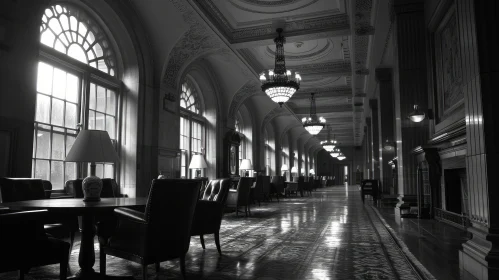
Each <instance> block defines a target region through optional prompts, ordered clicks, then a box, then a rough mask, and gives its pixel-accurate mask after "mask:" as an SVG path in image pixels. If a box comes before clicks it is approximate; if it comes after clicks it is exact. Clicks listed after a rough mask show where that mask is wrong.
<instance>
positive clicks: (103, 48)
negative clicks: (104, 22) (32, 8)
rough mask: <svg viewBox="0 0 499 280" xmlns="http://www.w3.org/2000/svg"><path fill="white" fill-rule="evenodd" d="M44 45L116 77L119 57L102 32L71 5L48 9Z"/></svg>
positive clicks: (45, 15) (43, 27) (43, 19)
mask: <svg viewBox="0 0 499 280" xmlns="http://www.w3.org/2000/svg"><path fill="white" fill-rule="evenodd" d="M40 33H41V37H40V42H41V43H42V44H44V45H46V46H48V47H50V48H53V49H55V50H57V51H59V52H61V53H63V54H66V55H68V56H69V57H72V58H74V59H76V60H79V61H81V62H83V63H85V64H88V65H90V66H92V67H94V68H96V69H99V70H100V71H102V72H104V73H107V74H109V75H111V76H114V75H115V73H116V70H115V67H116V66H115V58H114V52H113V51H112V49H111V46H110V44H109V40H108V39H107V36H106V34H104V32H103V31H102V29H101V28H100V27H99V26H98V25H97V24H96V23H95V21H94V20H93V19H92V18H90V17H89V16H88V15H87V13H85V12H84V11H83V10H81V9H78V8H76V7H73V6H69V5H62V4H61V5H54V6H51V7H49V8H47V9H45V13H44V14H43V16H42V26H41V27H40Z"/></svg>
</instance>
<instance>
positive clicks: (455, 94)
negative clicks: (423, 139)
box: [434, 6, 464, 122]
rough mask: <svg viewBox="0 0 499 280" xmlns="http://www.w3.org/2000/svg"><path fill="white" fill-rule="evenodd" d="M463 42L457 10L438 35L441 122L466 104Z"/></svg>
mask: <svg viewBox="0 0 499 280" xmlns="http://www.w3.org/2000/svg"><path fill="white" fill-rule="evenodd" d="M459 48H460V38H459V29H458V21H457V14H456V8H455V6H452V8H451V9H449V10H448V11H447V14H446V15H445V16H444V17H443V19H442V21H441V23H440V25H439V27H438V28H437V30H436V31H435V33H434V51H435V71H436V72H435V73H436V86H437V102H438V108H437V112H438V120H437V121H438V122H441V121H442V120H443V119H445V118H447V117H449V116H450V115H451V114H452V113H453V112H455V111H456V110H457V109H459V108H460V107H461V109H462V108H463V104H464V92H463V89H462V82H463V81H462V65H461V53H460V49H459Z"/></svg>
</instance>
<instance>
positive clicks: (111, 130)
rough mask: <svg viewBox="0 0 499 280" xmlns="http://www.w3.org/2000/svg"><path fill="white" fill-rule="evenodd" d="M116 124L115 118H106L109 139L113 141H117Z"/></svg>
mask: <svg viewBox="0 0 499 280" xmlns="http://www.w3.org/2000/svg"><path fill="white" fill-rule="evenodd" d="M114 122H115V119H114V117H111V116H106V130H107V132H108V133H109V137H110V138H111V139H116V135H115V130H114V127H115V123H114Z"/></svg>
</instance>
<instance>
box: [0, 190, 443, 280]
mask: <svg viewBox="0 0 499 280" xmlns="http://www.w3.org/2000/svg"><path fill="white" fill-rule="evenodd" d="M251 212H252V214H253V215H252V216H251V217H249V218H245V217H244V215H243V216H241V215H240V216H239V217H236V216H235V214H233V213H230V214H226V216H225V217H224V221H223V223H222V231H221V233H220V237H221V244H222V251H223V256H221V257H219V255H218V252H217V250H216V247H215V243H214V241H213V238H212V237H211V236H206V237H205V241H206V246H207V247H206V250H202V248H201V245H200V243H199V240H198V239H197V238H193V239H192V240H191V246H190V249H189V253H188V256H187V262H186V267H187V275H188V279H260V280H264V279H283V280H284V279H300V280H302V279H421V278H419V277H420V276H419V275H421V271H424V270H425V269H424V267H419V268H414V267H415V265H416V267H417V265H418V263H417V260H416V264H415V263H413V262H411V261H410V260H409V259H408V258H407V256H406V255H405V254H404V252H403V250H401V249H400V247H399V245H398V244H397V242H396V240H395V239H394V238H393V237H392V235H391V234H390V232H389V231H388V229H387V227H386V226H385V225H386V223H383V222H382V220H381V219H380V218H379V213H378V212H377V211H376V210H375V209H374V208H373V207H371V206H370V204H369V203H368V202H367V201H366V205H363V204H362V201H361V200H360V194H359V191H358V187H354V186H351V187H345V186H335V187H329V188H325V189H320V190H318V191H315V192H313V194H312V195H311V196H308V197H307V196H305V197H292V198H286V199H284V200H281V202H280V203H277V202H267V203H262V205H261V206H260V207H252V209H251ZM78 248H79V244H78V243H76V245H75V248H74V250H73V252H72V256H71V264H70V265H71V268H72V270H73V271H76V270H77V269H78V265H77V258H78ZM96 249H98V246H96ZM97 258H98V254H97ZM107 263H108V269H107V272H108V275H133V276H134V277H135V278H136V279H140V275H141V269H140V266H139V265H137V264H134V263H131V262H128V261H125V260H122V259H117V258H112V257H109V256H108V259H107ZM94 268H95V269H96V270H97V271H98V259H97V260H96V263H95V266H94ZM57 271H58V266H46V267H41V268H33V269H32V270H31V271H30V273H29V275H27V277H26V279H58V275H57ZM426 272H428V271H426ZM424 276H425V278H427V279H435V278H433V277H432V276H431V274H430V273H428V274H426V275H424ZM0 278H1V279H15V274H14V273H9V274H0ZM149 278H151V279H181V277H180V268H179V264H178V262H177V261H168V262H163V263H162V264H161V271H160V273H159V274H157V273H156V271H155V269H154V266H153V265H151V266H150V267H149Z"/></svg>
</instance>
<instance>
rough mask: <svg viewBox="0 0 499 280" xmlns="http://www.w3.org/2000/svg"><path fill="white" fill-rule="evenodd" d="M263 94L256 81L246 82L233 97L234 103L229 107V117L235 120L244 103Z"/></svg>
mask: <svg viewBox="0 0 499 280" xmlns="http://www.w3.org/2000/svg"><path fill="white" fill-rule="evenodd" d="M259 93H262V90H261V88H260V83H259V82H257V81H255V80H249V81H248V82H246V83H245V84H244V85H243V86H242V87H241V88H239V90H238V91H237V92H236V94H234V97H232V101H231V103H230V107H229V113H228V115H227V116H228V117H229V118H231V119H234V117H235V115H236V112H237V111H238V110H239V107H240V106H241V105H242V104H243V103H244V101H245V100H246V99H248V98H250V97H252V96H255V95H256V94H259Z"/></svg>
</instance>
